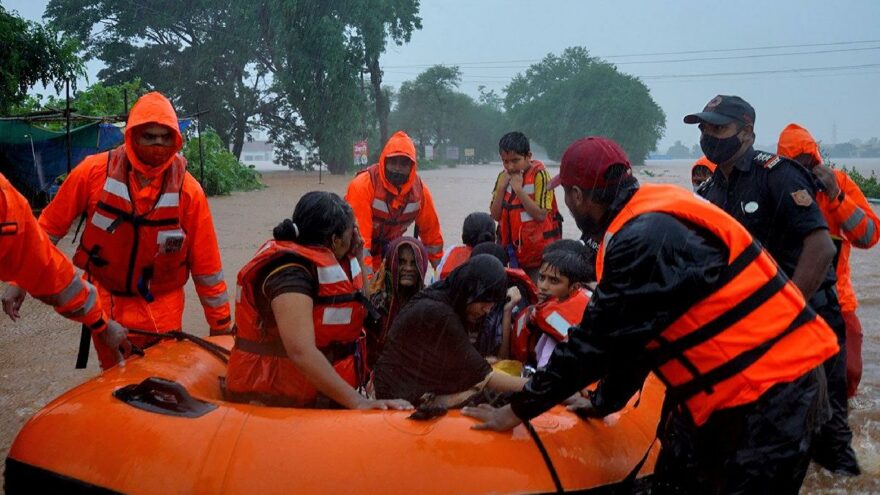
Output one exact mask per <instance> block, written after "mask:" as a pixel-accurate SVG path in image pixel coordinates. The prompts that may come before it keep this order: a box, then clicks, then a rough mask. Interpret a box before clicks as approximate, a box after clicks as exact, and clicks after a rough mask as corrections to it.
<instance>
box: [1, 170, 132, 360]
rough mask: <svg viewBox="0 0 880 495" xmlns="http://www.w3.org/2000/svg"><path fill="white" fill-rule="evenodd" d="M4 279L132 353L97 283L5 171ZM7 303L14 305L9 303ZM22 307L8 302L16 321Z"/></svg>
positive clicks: (118, 356)
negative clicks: (54, 239)
mask: <svg viewBox="0 0 880 495" xmlns="http://www.w3.org/2000/svg"><path fill="white" fill-rule="evenodd" d="M0 259H2V260H3V263H0V280H3V281H6V282H14V283H16V284H18V286H19V287H21V288H22V289H24V290H26V291H28V292H30V293H31V295H33V296H34V297H36V298H37V299H39V300H40V301H43V302H44V303H46V304H48V305H50V306H52V307H54V308H55V311H57V312H58V314H60V315H61V316H64V317H65V318H69V319H71V320H73V321H77V322H79V323H82V324H83V325H86V326H87V327H89V328H90V329H91V330H92V333H93V335H95V336H96V337H97V338H99V339H101V341H102V342H103V343H104V345H106V346H107V347H109V348H110V349H114V350H115V351H116V354H115V358H116V359H117V360H121V359H122V354H120V350H122V351H123V352H125V353H128V352H130V351H131V344H130V343H129V342H128V338H127V336H126V331H125V328H123V327H122V326H121V325H120V324H118V323H116V322H115V321H113V320H111V319H109V318H108V317H107V314H106V313H105V312H104V310H103V309H102V306H101V301H99V300H98V293H97V290H96V289H95V287H94V286H93V285H92V284H90V283H88V282H86V281H85V280H83V278H82V277H81V276H80V275H79V274H78V273H77V272H76V268H74V266H73V265H72V264H71V263H70V260H68V259H67V258H66V257H65V256H64V254H62V253H61V251H59V250H58V248H56V247H55V246H54V245H53V244H52V243H51V242H50V241H49V238H48V237H46V233H45V232H43V229H41V228H40V226H39V225H38V224H37V220H36V219H35V218H34V216H33V214H32V213H31V207H30V205H29V204H28V202H27V200H26V199H25V198H24V196H22V195H21V194H19V192H18V191H16V190H15V188H14V187H12V184H10V183H9V181H8V180H6V177H3V175H2V174H0ZM7 304H9V305H10V307H8V308H7V307H6V306H7ZM18 309H19V308H18V307H14V308H13V307H11V301H10V302H9V303H6V302H5V301H4V310H6V313H7V314H9V317H10V318H12V320H13V321H15V320H17V319H18V317H19V313H18Z"/></svg>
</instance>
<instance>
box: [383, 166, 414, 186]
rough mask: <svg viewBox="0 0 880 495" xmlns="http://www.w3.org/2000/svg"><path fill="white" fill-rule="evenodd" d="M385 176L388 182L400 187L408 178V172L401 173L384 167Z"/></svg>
mask: <svg viewBox="0 0 880 495" xmlns="http://www.w3.org/2000/svg"><path fill="white" fill-rule="evenodd" d="M385 178H386V179H388V182H390V183H391V184H393V185H395V186H397V187H400V186H402V185H404V184H406V181H407V179H409V173H405V174H401V173H398V172H392V171H390V170H388V169H385Z"/></svg>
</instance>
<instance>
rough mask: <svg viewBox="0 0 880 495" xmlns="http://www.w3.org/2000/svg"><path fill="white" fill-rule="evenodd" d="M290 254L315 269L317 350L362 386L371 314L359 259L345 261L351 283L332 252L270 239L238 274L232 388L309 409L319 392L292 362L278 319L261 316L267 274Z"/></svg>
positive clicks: (350, 380)
mask: <svg viewBox="0 0 880 495" xmlns="http://www.w3.org/2000/svg"><path fill="white" fill-rule="evenodd" d="M289 255H296V256H300V257H302V258H305V259H307V260H309V261H311V262H312V263H314V264H315V268H316V272H317V277H318V296H317V298H316V299H315V301H314V306H313V309H312V321H313V322H314V326H315V344H316V346H317V347H318V349H319V350H321V351H322V352H323V353H324V355H325V356H327V359H328V360H329V361H330V362H331V363H332V364H333V367H334V369H336V372H337V373H339V375H340V376H341V377H342V378H343V379H345V381H346V382H348V383H349V384H350V385H352V386H353V387H357V386H359V385H361V383H360V379H361V377H360V376H359V375H360V372H361V371H362V365H363V363H364V362H365V360H364V359H363V357H365V356H363V355H362V354H361V355H360V356H358V351H360V350H362V349H359V347H360V344H361V343H362V342H361V335H362V333H363V322H364V317H365V316H366V309H365V306H364V302H363V301H364V300H365V298H364V296H363V295H362V293H361V292H360V290H361V288H362V287H363V280H362V277H361V276H360V273H361V268H360V264H359V263H358V261H357V259H355V258H349V259H348V260H346V261H345V262H347V263H350V267H351V277H350V278H349V276H348V275H347V274H346V272H345V270H344V269H343V268H342V266H341V265H340V264H339V261H338V260H337V259H336V256H334V255H333V253H332V252H331V251H330V250H329V249H326V248H321V247H307V246H301V245H299V244H296V243H294V242H288V241H275V240H270V241H268V242H266V243H265V244H263V246H262V247H261V248H260V249H259V250H258V251H257V254H256V256H255V257H254V259H252V260H251V261H250V262H249V263H248V264H247V265H245V266H244V268H242V269H241V271H240V272H238V288H237V291H236V304H235V323H236V325H237V327H238V331H237V336H236V341H235V347H234V348H233V349H232V354H231V356H230V357H229V367H228V370H227V374H226V388H227V390H229V391H230V392H233V393H243V394H255V395H257V396H268V397H277V398H282V399H287V400H288V401H289V405H295V406H304V405H311V404H313V403H314V401H315V399H316V398H317V390H316V389H315V388H314V387H313V386H312V384H311V383H310V382H309V381H308V379H307V378H306V377H305V376H303V374H302V373H300V371H299V370H298V369H297V368H296V366H295V365H294V363H293V361H291V360H290V358H289V357H288V355H287V352H286V351H285V349H284V346H283V344H282V342H281V336H280V335H279V332H278V326H277V324H276V322H275V319H274V318H272V317H269V318H266V317H264V315H262V314H260V311H259V309H258V307H257V302H256V301H257V298H256V294H257V291H259V290H260V288H259V286H258V284H259V283H260V280H258V278H259V276H260V274H261V273H262V271H263V270H262V269H263V268H264V267H266V266H267V265H268V264H269V263H272V262H273V261H275V260H278V259H279V258H280V257H283V256H289Z"/></svg>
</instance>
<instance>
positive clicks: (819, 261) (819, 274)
mask: <svg viewBox="0 0 880 495" xmlns="http://www.w3.org/2000/svg"><path fill="white" fill-rule="evenodd" d="M833 259H834V243H833V242H831V236H829V235H828V231H827V230H825V229H818V230H814V231H812V232H810V233H809V234H807V236H806V237H805V238H804V248H803V250H802V251H801V256H800V258H798V262H797V266H796V267H795V269H794V275H793V276H792V277H791V280H792V282H794V284H795V285H796V286H797V287H798V289H800V290H801V293H802V294H803V295H804V299H807V300H809V299H810V298H811V297H813V294H814V293H815V292H816V289H818V288H819V286H820V285H822V281H823V280H825V275H826V274H827V272H828V267H829V266H830V265H831V261H832V260H833Z"/></svg>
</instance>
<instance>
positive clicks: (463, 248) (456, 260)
mask: <svg viewBox="0 0 880 495" xmlns="http://www.w3.org/2000/svg"><path fill="white" fill-rule="evenodd" d="M473 250H474V248H472V247H470V246H467V245H465V244H458V245H456V246H452V247H451V248H449V250H448V251H446V254H444V255H443V259H441V260H440V264H439V265H437V273H438V277H437V280H443V279H444V278H446V277H448V276H449V274H450V273H452V270H455V269H456V268H458V267H459V266H461V265H463V264H464V262H465V261H467V260H468V259H469V258H470V257H471V251H473Z"/></svg>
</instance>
